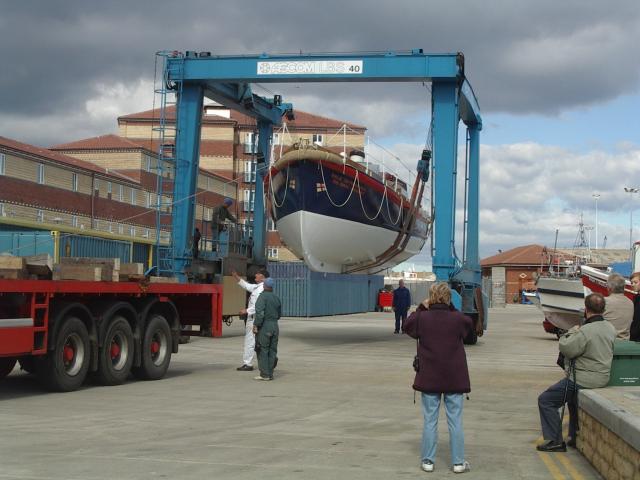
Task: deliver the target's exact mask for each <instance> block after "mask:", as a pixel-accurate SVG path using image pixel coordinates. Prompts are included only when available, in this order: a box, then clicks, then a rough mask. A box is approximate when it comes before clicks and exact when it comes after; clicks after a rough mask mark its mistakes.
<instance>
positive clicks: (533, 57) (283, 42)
mask: <svg viewBox="0 0 640 480" xmlns="http://www.w3.org/2000/svg"><path fill="white" fill-rule="evenodd" d="M639 18H640V11H639V10H638V9H637V5H636V3H635V1H632V0H630V1H620V2H616V3H615V8H612V6H611V5H609V4H607V3H603V2H595V1H591V2H589V1H587V2H584V1H578V0H573V1H566V2H560V4H558V2H555V1H551V0H543V1H539V2H535V3H533V2H524V1H521V2H518V1H514V2H506V1H499V0H495V1H494V2H489V3H488V2H484V3H478V2H445V1H444V0H442V1H439V0H438V1H435V0H432V1H426V2H425V1H418V0H414V1H409V0H404V1H397V2H393V3H387V4H385V3H383V4H376V5H375V8H374V7H372V4H371V3H370V2H366V1H364V0H359V1H351V2H337V1H327V2H323V3H322V4H320V3H318V2H287V1H282V0H281V1H274V2H268V3H265V2H240V3H238V2H216V3H215V4H214V5H212V4H211V2H207V1H204V0H189V1H183V2H169V1H166V0H159V1H154V2H151V1H146V2H124V1H111V2H86V1H79V0H75V1H66V2H49V1H44V0H41V1H33V2H7V3H5V4H4V5H3V19H2V22H3V23H2V36H3V37H4V38H3V40H4V41H3V42H0V54H2V56H3V59H5V65H10V66H11V68H10V69H5V70H4V72H3V74H2V75H1V76H0V92H1V93H0V102H1V104H2V105H3V112H4V113H10V114H20V115H33V114H37V113H42V112H44V113H53V112H57V113H60V112H65V111H73V110H76V109H78V108H80V107H81V106H82V105H83V104H84V102H86V101H87V100H88V99H89V98H91V97H92V96H93V95H95V93H96V92H95V85H96V84H98V83H112V82H124V83H128V82H133V81H136V80H137V79H139V78H146V79H150V78H151V77H152V76H153V64H154V58H153V53H154V52H155V51H156V50H161V49H180V50H184V49H196V50H211V51H213V52H214V53H220V54H233V53H237V54H245V53H260V52H262V51H268V52H298V51H300V50H302V51H305V52H313V51H372V50H377V51H380V50H389V49H390V50H393V49H410V48H419V47H422V48H424V49H425V51H429V52H443V51H448V52H454V51H458V50H459V51H464V52H465V55H466V59H467V73H468V75H469V77H470V79H471V81H472V83H473V85H474V88H475V90H476V93H477V94H478V96H479V99H480V104H481V106H482V108H483V109H484V111H486V112H494V111H504V112H510V113H525V112H538V113H545V114H555V113H557V112H559V111H561V110H563V109H566V108H571V107H574V106H577V105H587V104H592V103H594V102H600V101H605V100H607V99H611V98H615V97H616V96H618V95H620V94H623V93H629V92H633V91H636V90H637V88H638V77H639V70H638V66H637V62H632V61H631V58H633V57H634V48H635V45H637V43H638V41H639V40H640V28H639V22H640V20H639ZM8 39H12V41H8ZM305 89H307V86H305ZM308 91H311V92H316V91H318V92H321V89H318V90H314V87H310V90H308ZM363 91H364V89H361V88H358V87H357V86H354V87H351V88H341V89H338V90H337V92H336V93H335V94H334V98H335V99H336V101H339V100H346V99H351V100H355V99H358V100H359V99H363ZM383 91H385V92H388V93H389V92H391V93H393V94H394V95H398V97H396V98H397V99H398V100H397V101H398V102H399V103H402V104H404V105H406V106H408V109H409V112H411V111H412V110H411V104H412V103H415V101H416V100H415V96H412V95H407V94H405V93H403V92H402V91H403V88H402V87H398V86H397V85H392V86H388V85H387V86H386V87H385V88H384V90H383ZM388 93H387V94H388ZM415 111H417V109H416V110H415Z"/></svg>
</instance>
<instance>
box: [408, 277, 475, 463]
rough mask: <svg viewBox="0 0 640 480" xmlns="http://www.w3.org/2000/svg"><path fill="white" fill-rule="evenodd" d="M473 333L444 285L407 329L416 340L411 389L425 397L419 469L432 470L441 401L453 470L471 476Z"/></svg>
mask: <svg viewBox="0 0 640 480" xmlns="http://www.w3.org/2000/svg"><path fill="white" fill-rule="evenodd" d="M472 328H473V325H472V322H471V319H470V318H469V317H467V316H466V315H463V314H462V313H460V312H459V311H457V310H456V309H455V308H454V307H453V306H452V305H451V290H450V289H449V286H448V285H447V284H446V283H445V282H439V283H436V284H434V285H433V286H432V287H431V289H430V290H429V301H428V305H425V304H424V303H422V304H420V305H419V306H418V309H417V310H416V311H415V312H414V313H412V314H411V315H410V316H409V318H408V319H407V321H406V322H405V324H404V331H405V333H406V334H407V335H409V336H410V337H412V338H417V339H418V365H419V366H418V369H417V371H416V377H415V380H414V383H413V388H414V390H417V391H419V392H421V397H422V413H423V415H424V426H423V430H422V449H421V455H422V458H421V461H422V464H421V467H422V470H424V471H425V472H432V471H433V470H434V464H435V458H436V447H437V445H438V412H439V411H440V399H441V398H442V397H444V408H445V411H446V413H447V424H448V426H449V447H450V449H451V460H452V463H453V471H454V472H455V473H464V472H466V471H469V463H468V462H466V461H465V459H464V432H463V430H462V406H463V399H464V394H466V393H469V392H470V391H471V385H470V382H469V369H468V368H467V357H466V355H465V352H464V344H463V340H464V338H465V337H466V336H467V335H468V334H469V332H470V331H471V329H472Z"/></svg>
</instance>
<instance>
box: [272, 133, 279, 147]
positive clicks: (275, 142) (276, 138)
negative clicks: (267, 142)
mask: <svg viewBox="0 0 640 480" xmlns="http://www.w3.org/2000/svg"><path fill="white" fill-rule="evenodd" d="M271 143H272V144H273V145H280V134H279V133H274V134H273V137H272V140H271Z"/></svg>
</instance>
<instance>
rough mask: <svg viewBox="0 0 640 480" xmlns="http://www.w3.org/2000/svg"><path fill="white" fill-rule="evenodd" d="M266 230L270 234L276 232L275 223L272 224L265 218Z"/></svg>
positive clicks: (270, 220)
mask: <svg viewBox="0 0 640 480" xmlns="http://www.w3.org/2000/svg"><path fill="white" fill-rule="evenodd" d="M267 230H268V231H270V232H275V231H276V222H274V221H273V219H271V218H267Z"/></svg>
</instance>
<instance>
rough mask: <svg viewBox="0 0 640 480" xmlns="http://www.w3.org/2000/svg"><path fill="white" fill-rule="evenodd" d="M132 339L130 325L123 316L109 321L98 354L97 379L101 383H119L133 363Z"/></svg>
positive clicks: (123, 379)
mask: <svg viewBox="0 0 640 480" xmlns="http://www.w3.org/2000/svg"><path fill="white" fill-rule="evenodd" d="M133 354H134V341H133V332H132V330H131V325H129V322H127V320H126V319H125V318H124V317H121V316H115V317H113V318H112V319H111V320H110V321H109V325H108V327H107V331H106V332H105V335H104V341H103V342H102V348H100V351H99V356H98V379H99V380H100V383H102V384H103V385H120V384H121V383H124V382H125V381H126V380H127V377H128V376H129V373H130V372H131V365H133Z"/></svg>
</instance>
